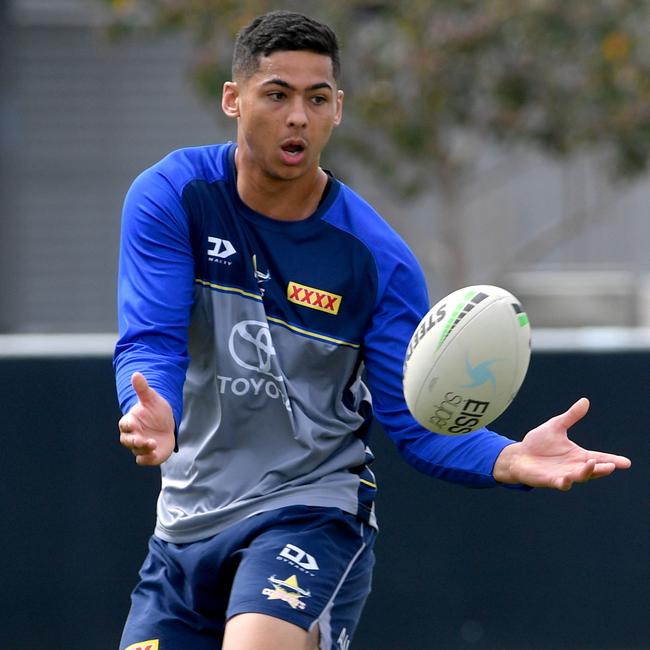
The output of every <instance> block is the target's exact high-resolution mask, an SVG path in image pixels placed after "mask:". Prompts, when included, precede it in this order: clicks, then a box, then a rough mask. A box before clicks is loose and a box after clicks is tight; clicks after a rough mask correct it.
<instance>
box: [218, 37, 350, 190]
mask: <svg viewBox="0 0 650 650" xmlns="http://www.w3.org/2000/svg"><path fill="white" fill-rule="evenodd" d="M223 104H224V110H225V112H226V114H228V115H230V116H231V117H237V118H238V134H237V142H238V145H239V149H240V151H239V153H238V155H239V156H240V157H241V159H242V160H245V161H246V163H252V164H253V165H254V166H256V167H257V168H258V169H259V170H260V171H262V173H263V174H265V175H266V176H268V177H271V178H276V179H284V180H290V179H295V178H299V177H301V176H302V175H304V174H305V173H308V172H312V171H314V170H315V169H316V168H317V167H318V165H319V161H320V154H321V151H322V150H323V148H324V147H325V145H326V144H327V141H328V140H329V137H330V134H331V132H332V129H333V127H334V126H336V125H338V124H339V123H340V121H341V112H342V105H343V92H342V91H340V90H338V89H337V86H336V82H335V81H334V75H333V72H332V61H331V59H330V58H329V57H328V56H324V55H322V54H315V53H313V52H308V51H302V50H301V51H289V52H274V53H273V54H271V55H270V56H267V57H262V58H261V59H260V65H259V68H258V70H257V71H256V72H255V74H253V75H252V76H251V77H250V78H248V79H245V80H239V81H238V82H236V83H231V84H230V85H229V84H226V86H225V87H224V100H223Z"/></svg>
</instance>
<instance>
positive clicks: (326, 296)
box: [287, 282, 343, 316]
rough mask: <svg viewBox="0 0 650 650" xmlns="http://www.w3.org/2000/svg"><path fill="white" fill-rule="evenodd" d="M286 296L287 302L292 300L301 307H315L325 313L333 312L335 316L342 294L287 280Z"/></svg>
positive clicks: (339, 306)
mask: <svg viewBox="0 0 650 650" xmlns="http://www.w3.org/2000/svg"><path fill="white" fill-rule="evenodd" d="M287 298H288V299H289V302H293V303H295V304H296V305H300V306H301V307H308V308H309V309H317V310H318V311H323V312H325V313H326V314H333V315H334V316H336V315H337V314H338V313H339V309H340V308H341V301H342V300H343V297H342V296H339V295H338V294H336V293H330V292H329V291H323V290H322V289H315V288H314V287H308V286H307V285H304V284H298V283H297V282H289V284H288V285H287Z"/></svg>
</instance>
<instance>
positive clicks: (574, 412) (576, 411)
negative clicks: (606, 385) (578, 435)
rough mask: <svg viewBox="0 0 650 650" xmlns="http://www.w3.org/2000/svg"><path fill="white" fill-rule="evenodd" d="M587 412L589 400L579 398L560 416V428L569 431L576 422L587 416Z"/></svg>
mask: <svg viewBox="0 0 650 650" xmlns="http://www.w3.org/2000/svg"><path fill="white" fill-rule="evenodd" d="M588 410H589V400H588V399H587V398H586V397H581V398H580V399H579V400H578V401H577V402H576V403H575V404H573V405H572V406H571V407H569V409H568V410H567V411H565V412H564V413H562V415H560V416H559V417H560V420H561V423H562V426H563V427H564V428H565V429H569V428H570V427H572V426H573V425H574V424H575V423H576V422H578V421H579V420H582V418H583V417H584V416H585V415H587V411H588Z"/></svg>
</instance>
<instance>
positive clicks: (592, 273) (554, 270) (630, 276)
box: [0, 0, 650, 333]
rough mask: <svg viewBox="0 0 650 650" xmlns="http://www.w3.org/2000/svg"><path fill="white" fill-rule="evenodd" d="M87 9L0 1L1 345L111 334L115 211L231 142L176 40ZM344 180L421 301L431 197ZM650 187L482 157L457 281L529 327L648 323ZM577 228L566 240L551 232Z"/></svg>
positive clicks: (552, 165) (431, 238) (434, 275)
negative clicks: (158, 168) (180, 154)
mask: <svg viewBox="0 0 650 650" xmlns="http://www.w3.org/2000/svg"><path fill="white" fill-rule="evenodd" d="M101 9H102V8H101V5H100V3H99V2H98V0H9V2H5V3H0V192H1V195H2V202H1V203H0V270H1V271H2V272H1V273H0V332H9V333H11V332H19V333H30V332H39V333H46V332H48V333H53V332H113V331H114V330H115V291H116V282H115V273H116V262H117V250H118V238H119V221H120V208H121V203H122V199H123V197H124V194H125V192H126V190H127V189H128V186H129V184H130V182H131V180H132V179H133V178H134V177H135V176H136V175H137V174H138V173H139V172H140V171H141V170H142V169H144V168H145V167H147V166H149V165H150V164H152V163H154V162H155V161H157V160H158V159H160V158H161V157H162V156H164V155H165V154H166V153H167V152H169V151H170V150H172V149H175V148H178V147H181V146H187V145H195V144H203V143H209V142H218V141H223V140H224V139H230V138H232V137H233V135H234V130H233V129H229V128H228V127H227V126H225V125H224V122H223V120H219V119H218V117H217V116H218V114H219V112H220V107H219V106H217V105H215V106H208V105H207V103H206V102H202V101H201V100H200V99H199V98H198V97H197V96H196V94H195V92H194V89H193V87H192V85H191V80H190V77H189V74H188V72H189V69H190V66H191V57H192V45H191V43H190V42H189V39H186V38H184V37H182V36H179V35H166V36H159V37H155V38H154V37H139V38H127V39H125V40H122V41H120V42H119V43H117V44H116V43H112V42H109V41H108V40H107V39H106V37H105V34H104V32H103V30H102V10H101ZM345 173H346V180H349V181H350V182H351V184H353V185H354V186H355V187H356V188H357V189H359V190H360V191H361V192H362V193H363V194H364V195H365V196H366V197H367V198H368V199H369V200H370V201H371V202H372V203H373V204H374V205H375V206H376V207H377V208H378V209H379V210H380V212H382V213H383V214H384V215H385V216H386V218H388V219H389V220H390V221H391V222H392V223H393V224H394V225H395V227H396V228H397V229H398V230H399V231H400V232H401V233H402V235H403V236H404V237H405V239H406V240H407V241H409V242H410V243H411V245H412V246H413V248H414V251H415V253H416V255H417V256H418V258H419V259H420V261H421V263H422V265H423V267H424V268H425V271H426V273H427V276H428V278H429V282H430V288H431V294H432V298H436V297H439V296H440V295H441V293H442V292H443V291H444V292H446V291H447V290H448V289H451V288H455V287H447V286H445V285H444V284H442V283H441V282H440V280H439V278H440V269H441V268H442V267H443V266H444V265H445V263H446V262H447V261H448V257H449V255H450V253H449V252H448V251H446V250H444V248H442V247H441V246H440V245H439V243H438V242H439V225H438V222H437V220H436V214H438V213H439V211H440V210H441V209H442V207H441V205H440V203H439V201H438V199H437V197H436V196H434V195H428V196H422V197H420V198H418V199H417V200H416V201H414V202H410V203H405V202H403V201H402V200H401V199H400V198H399V197H397V196H394V195H391V194H390V193H389V192H387V191H386V190H385V189H384V188H383V187H382V183H381V182H378V181H377V180H373V179H372V178H371V177H370V176H369V175H368V174H367V173H366V172H364V170H363V169H360V168H359V167H355V166H354V165H350V166H349V168H348V169H346V170H345ZM648 206H650V178H649V177H646V178H644V179H641V180H639V181H637V182H635V183H633V184H629V185H626V186H618V187H611V186H610V185H609V184H608V183H606V182H605V181H604V179H603V176H602V175H601V172H600V171H599V169H598V165H597V163H596V161H594V160H592V159H590V158H587V157H585V158H580V159H575V160H572V161H569V162H566V163H559V162H552V161H549V160H547V159H544V158H543V157H541V156H539V155H537V154H535V153H533V152H530V151H517V152H509V153H508V155H503V153H502V152H498V153H495V152H487V153H485V154H482V155H481V156H480V160H479V164H478V166H477V169H476V174H475V177H474V180H473V181H472V182H471V183H470V184H469V185H468V186H467V187H466V189H465V190H464V192H463V196H462V200H461V204H460V206H459V210H460V212H459V215H460V217H459V218H462V224H463V226H462V237H461V242H462V247H463V258H464V264H465V277H466V279H467V282H468V283H492V284H502V285H503V286H506V287H507V288H510V289H511V290H513V291H514V292H515V293H517V295H518V296H519V297H520V298H521V299H522V301H523V302H524V304H525V305H526V307H527V309H528V311H529V313H530V316H531V321H532V323H533V325H534V326H535V325H537V326H538V327H542V326H543V327H563V326H571V327H575V326H587V325H598V326H612V325H614V326H645V325H650V298H649V296H650V291H649V290H648V285H649V282H648V280H647V277H650V256H649V255H648V254H647V248H648V243H649V242H650V208H649V207H648ZM567 214H573V215H577V218H576V219H574V223H575V224H577V227H576V228H573V229H568V230H567V229H563V228H560V227H559V226H558V224H559V223H560V222H561V220H562V218H563V217H564V216H565V215H567Z"/></svg>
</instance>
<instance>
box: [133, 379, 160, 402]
mask: <svg viewBox="0 0 650 650" xmlns="http://www.w3.org/2000/svg"><path fill="white" fill-rule="evenodd" d="M131 385H132V386H133V390H135V393H136V395H137V396H138V400H139V401H140V404H146V403H147V402H151V400H152V399H153V398H154V397H155V395H156V391H155V390H154V389H153V388H151V387H150V386H149V382H148V381H147V379H146V377H145V376H144V375H143V374H142V373H141V372H134V373H133V374H132V375H131Z"/></svg>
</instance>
